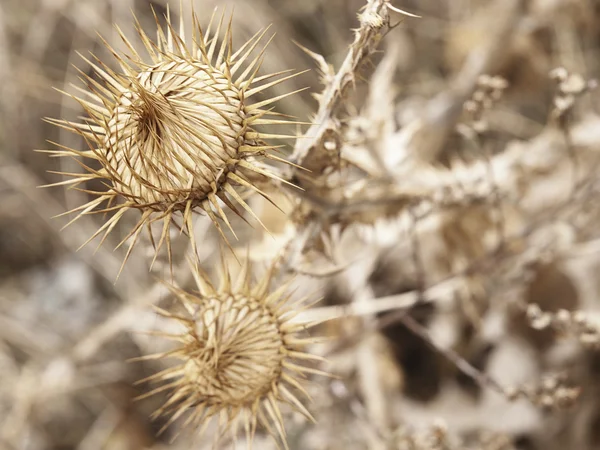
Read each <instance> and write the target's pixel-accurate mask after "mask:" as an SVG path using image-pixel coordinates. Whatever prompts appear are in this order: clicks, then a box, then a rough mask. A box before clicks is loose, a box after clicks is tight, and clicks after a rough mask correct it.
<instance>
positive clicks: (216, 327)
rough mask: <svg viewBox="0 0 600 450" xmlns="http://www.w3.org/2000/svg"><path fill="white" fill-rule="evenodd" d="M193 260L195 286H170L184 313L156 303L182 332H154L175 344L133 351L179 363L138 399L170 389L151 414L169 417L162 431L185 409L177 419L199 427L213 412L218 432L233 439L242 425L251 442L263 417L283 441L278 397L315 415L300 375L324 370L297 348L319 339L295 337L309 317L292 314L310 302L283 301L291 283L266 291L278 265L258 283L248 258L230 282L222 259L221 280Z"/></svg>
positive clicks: (159, 375)
mask: <svg viewBox="0 0 600 450" xmlns="http://www.w3.org/2000/svg"><path fill="white" fill-rule="evenodd" d="M192 267H193V273H194V275H195V278H196V283H197V285H198V289H199V292H198V293H195V294H192V293H189V292H186V291H183V290H180V289H178V288H175V287H173V286H170V285H168V287H169V289H170V291H171V292H172V293H173V294H174V295H175V296H176V298H177V299H178V300H179V301H180V302H181V304H182V305H183V306H184V307H185V312H186V313H185V314H184V315H176V314H173V313H171V312H168V311H165V310H162V309H160V308H156V309H157V311H158V313H159V314H161V315H163V316H165V317H168V318H171V319H174V320H177V321H178V322H180V323H181V324H182V325H183V332H182V333H181V334H161V333H153V334H159V335H163V336H164V337H166V338H169V339H172V340H174V341H176V342H177V343H178V346H177V347H176V348H175V349H174V350H172V351H169V352H166V353H160V354H156V355H148V356H142V357H140V358H137V359H138V360H148V359H161V358H166V357H174V358H177V359H178V360H180V364H179V365H178V366H175V367H171V368H168V369H166V370H164V371H162V372H159V373H157V374H154V375H152V376H150V377H148V378H146V379H144V380H141V381H140V382H158V383H162V386H160V387H158V388H156V389H154V390H153V391H150V392H148V393H147V394H144V395H142V396H141V397H140V398H145V397H149V396H153V395H155V394H157V393H159V392H162V391H165V390H171V391H172V392H171V393H170V394H169V397H168V399H167V400H166V402H165V403H164V405H163V406H162V407H160V408H159V409H158V410H157V411H156V412H155V413H154V417H155V418H158V417H160V416H163V415H164V416H168V417H169V419H168V420H167V422H166V424H165V425H164V427H163V429H162V430H161V431H163V430H165V429H166V428H167V427H168V426H169V425H171V424H172V423H173V422H174V421H175V420H177V419H178V418H180V417H181V416H183V415H184V414H185V413H189V415H188V417H187V418H186V419H185V420H184V421H183V425H182V426H183V427H186V426H189V425H192V426H194V427H198V428H200V429H201V432H200V433H201V434H202V432H203V430H204V429H205V427H206V426H208V424H209V423H210V421H211V419H212V418H213V417H214V418H217V420H218V425H217V426H218V429H217V438H218V439H220V438H221V437H223V436H224V435H226V434H227V433H231V435H232V437H233V439H235V436H236V435H237V431H238V429H239V426H240V425H242V426H243V427H244V429H245V432H246V437H247V440H248V444H249V446H250V445H251V443H252V441H253V437H254V434H255V431H256V428H257V425H258V424H261V425H262V426H264V427H265V429H266V430H267V432H268V433H269V434H271V435H272V436H273V437H274V438H278V439H277V440H278V441H280V442H281V443H282V444H283V445H284V446H285V447H286V448H287V442H286V434H285V429H284V425H283V419H282V415H281V411H280V408H279V403H287V404H288V405H291V407H292V408H293V409H295V410H296V411H298V412H300V413H302V414H303V415H304V416H305V417H307V418H308V419H309V420H311V421H314V419H313V418H312V416H311V414H310V413H309V412H308V410H307V409H306V407H305V406H304V405H303V403H302V402H301V401H300V400H299V399H298V398H297V397H296V394H295V393H294V391H296V392H297V393H300V394H302V395H304V396H306V397H307V398H310V397H308V393H307V392H306V390H305V389H304V388H303V386H302V384H301V383H300V382H299V379H303V378H305V375H306V374H310V373H314V374H320V375H328V374H327V373H325V372H322V371H319V370H317V369H313V368H310V367H306V366H304V365H302V364H300V363H299V361H303V360H315V361H323V358H321V357H319V356H315V355H311V354H310V353H306V352H304V351H303V350H302V349H303V348H304V347H305V346H306V345H307V344H310V343H313V342H316V339H315V338H311V337H308V336H307V337H301V336H299V333H300V332H302V331H304V330H305V329H306V328H307V327H309V326H311V324H304V323H299V322H294V321H293V320H292V319H293V318H294V317H295V316H296V315H297V314H298V312H299V311H300V310H301V309H305V308H307V307H308V306H304V307H300V308H299V305H300V303H302V302H304V300H305V299H302V300H299V301H298V302H294V303H292V304H288V303H289V302H288V300H289V295H288V294H286V292H287V290H288V287H289V283H288V284H285V285H283V286H281V287H280V288H278V289H276V290H274V291H272V292H271V291H270V289H269V285H270V284H271V280H272V278H273V274H274V268H275V265H272V266H271V269H270V270H269V271H268V272H267V274H266V275H265V276H264V277H263V278H262V279H261V280H259V282H252V280H251V276H250V267H249V264H248V263H245V264H243V266H242V270H241V272H240V274H239V275H238V276H237V278H236V280H235V282H233V283H232V281H231V279H230V273H229V272H228V270H227V268H226V266H225V264H223V266H222V269H221V281H220V286H218V287H215V286H213V284H211V282H210V280H209V279H208V277H207V276H206V275H205V274H204V272H202V271H201V270H200V269H199V268H198V267H197V266H196V265H195V264H194V265H193V266H192Z"/></svg>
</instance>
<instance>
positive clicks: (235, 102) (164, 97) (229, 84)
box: [45, 12, 300, 264]
mask: <svg viewBox="0 0 600 450" xmlns="http://www.w3.org/2000/svg"><path fill="white" fill-rule="evenodd" d="M155 17H156V16H155ZM192 19H193V30H192V34H191V36H190V35H188V36H187V37H186V34H185V31H184V25H183V20H181V23H180V25H179V31H178V32H176V31H175V29H174V27H173V24H172V23H171V20H170V16H169V15H167V26H166V30H164V31H163V29H162V28H161V26H160V25H159V22H158V19H157V20H156V22H157V26H158V38H157V42H152V41H151V40H150V39H149V37H148V36H147V35H146V34H145V32H144V31H143V30H142V29H141V26H140V25H139V23H138V22H137V21H136V29H137V32H138V33H139V36H140V38H141V40H142V42H143V43H144V47H145V51H146V53H147V54H148V58H144V57H142V55H141V54H140V53H139V52H138V50H137V49H136V48H135V47H134V46H133V45H132V44H131V43H130V41H129V40H128V39H127V38H126V37H125V35H124V34H123V33H122V32H121V30H120V29H119V28H118V27H117V31H118V32H119V34H120V36H121V38H122V39H123V41H124V42H125V44H126V46H127V48H128V49H129V54H128V55H127V56H126V57H122V56H120V55H119V54H118V53H117V52H116V51H115V50H114V49H112V48H111V47H110V46H109V44H108V43H106V42H105V45H106V46H107V47H108V48H109V50H110V51H111V52H112V53H113V55H114V57H115V58H116V59H117V62H118V63H119V66H120V69H121V70H120V72H116V71H113V70H111V69H110V68H109V67H107V66H106V65H105V64H103V63H102V62H101V61H100V60H98V59H96V61H95V62H93V61H90V60H88V59H86V58H84V59H85V60H86V62H88V63H89V64H90V65H91V66H92V68H93V69H94V71H95V72H96V74H97V75H98V76H99V77H100V79H101V82H99V81H96V80H95V79H94V78H92V77H91V76H88V75H87V74H85V73H83V72H82V74H83V78H84V80H85V81H86V83H87V88H88V89H87V90H84V89H79V91H80V93H81V95H80V96H74V95H71V96H72V97H73V98H75V99H76V100H77V101H78V102H79V103H80V104H81V105H82V106H83V108H84V109H85V111H86V112H87V115H88V117H87V118H85V119H84V120H83V121H82V122H81V123H73V122H69V121H65V120H57V119H48V120H49V121H50V122H52V123H54V124H56V125H58V126H60V127H62V128H65V129H67V130H69V131H72V132H75V133H78V134H80V135H81V136H83V137H84V138H85V140H86V142H87V144H88V146H89V149H88V150H86V151H82V150H77V149H73V148H65V147H64V146H60V145H58V147H59V148H60V149H59V150H45V152H48V153H50V154H52V155H54V156H68V157H73V158H75V159H76V160H77V162H78V163H79V165H80V166H81V167H82V168H83V172H82V173H63V172H58V173H59V174H62V175H66V176H68V177H69V179H67V180H65V181H62V182H58V183H54V184H52V185H51V186H53V185H54V186H55V185H71V186H74V187H81V185H82V184H84V183H86V182H88V181H91V180H100V181H101V182H103V184H105V185H106V186H107V190H105V191H100V192H96V191H91V190H86V189H84V188H81V190H84V191H85V192H86V193H88V194H92V195H94V196H95V198H94V199H93V200H91V201H90V202H88V203H86V204H84V205H81V206H79V207H77V208H75V209H73V210H71V211H68V212H67V213H65V214H69V213H78V214H77V216H76V217H75V218H74V219H73V220H71V222H69V224H67V226H68V225H70V224H71V223H73V222H74V221H76V220H77V219H78V218H80V217H81V216H82V215H84V214H90V213H97V212H107V211H108V212H110V213H111V214H112V215H111V216H110V218H109V219H108V220H107V221H106V222H105V223H104V224H103V225H102V227H100V229H99V230H98V231H97V232H96V233H95V234H94V235H93V236H92V237H91V238H90V239H89V240H88V242H89V241H90V240H92V239H94V238H95V237H97V236H99V235H100V234H103V237H102V241H101V242H104V240H105V239H106V236H107V235H108V234H109V233H110V232H111V231H112V230H113V229H114V228H115V226H116V225H117V223H118V222H119V220H120V219H121V218H122V217H123V215H124V214H125V212H126V211H128V210H130V209H137V210H139V211H140V212H141V217H140V219H139V221H138V222H137V224H136V225H135V226H134V228H133V229H132V230H131V232H130V233H129V235H128V236H126V237H125V239H124V240H123V241H122V242H121V243H120V244H119V246H121V245H123V244H124V243H125V242H127V241H128V240H129V248H128V250H127V254H126V256H125V259H124V261H123V264H125V261H126V260H127V258H128V257H129V255H130V253H131V250H132V248H133V247H134V245H135V243H136V241H137V239H138V237H139V235H140V233H141V231H142V230H143V229H144V228H148V229H149V228H150V227H149V225H151V224H152V223H154V222H157V221H162V224H163V227H162V234H161V235H160V239H159V240H158V243H157V244H156V245H155V250H156V253H155V258H156V255H158V253H159V251H160V249H161V248H162V247H163V246H166V248H167V252H168V257H169V260H170V259H171V246H170V241H169V227H170V224H171V222H172V221H174V219H175V218H176V217H180V218H181V219H180V220H181V222H182V223H181V227H182V229H183V230H184V231H185V232H186V233H187V234H188V235H189V236H190V238H191V239H192V245H193V246H194V248H195V242H194V239H193V221H192V215H193V212H194V211H197V210H198V208H199V209H201V210H203V211H204V212H205V213H206V214H208V216H210V218H211V219H212V221H213V222H214V223H215V225H216V226H217V228H218V230H219V232H220V233H221V234H222V235H223V236H224V234H223V229H222V227H221V223H224V224H226V226H227V227H229V229H231V225H230V223H229V221H228V219H227V217H226V215H225V213H224V211H223V209H222V206H221V204H220V202H219V199H220V200H221V201H222V204H223V205H226V206H227V207H228V208H230V209H231V210H233V211H234V212H235V213H236V214H238V215H241V212H240V211H239V210H238V209H237V207H239V206H241V207H242V208H243V209H244V210H246V211H247V212H248V213H249V214H251V215H252V216H253V217H255V218H256V219H258V218H257V217H256V215H255V214H254V213H253V212H252V210H251V208H250V207H249V206H248V204H247V203H246V202H245V201H244V199H243V198H242V196H240V193H239V192H238V191H239V190H240V188H241V189H250V190H252V191H255V192H258V193H259V194H261V195H263V196H265V197H267V194H266V193H264V192H262V191H261V190H260V189H259V188H257V187H256V186H255V184H254V183H253V182H252V181H251V177H252V176H253V175H252V174H254V175H257V176H266V177H269V178H270V179H278V180H280V181H284V180H281V179H280V178H279V177H278V176H277V175H276V174H275V173H274V172H273V171H272V170H269V169H268V168H267V166H264V165H262V164H261V162H260V158H261V157H262V158H269V159H272V160H276V161H281V162H287V161H285V160H283V159H281V158H279V157H277V156H276V155H274V154H273V150H275V149H276V148H278V146H275V145H269V144H267V143H266V142H264V141H263V139H279V138H282V139H285V138H291V137H293V136H288V135H282V134H265V133H262V132H259V131H257V130H256V129H255V128H254V127H255V126H257V125H279V124H290V123H292V124H293V123H298V122H294V121H292V120H287V119H285V118H282V117H283V116H282V115H281V114H277V113H275V112H273V111H272V110H271V105H272V104H273V103H275V102H276V101H278V100H280V99H281V98H283V97H287V96H288V95H291V94H294V93H295V92H298V91H294V92H289V93H286V94H283V95H280V96H277V97H275V98H268V99H266V100H262V101H260V102H257V103H252V100H253V97H254V96H255V95H256V94H258V93H260V92H262V91H263V90H265V89H267V88H270V87H272V86H274V85H277V84H279V83H281V82H283V81H286V80H288V79H290V78H292V77H295V76H297V75H299V74H300V73H291V72H292V71H284V72H278V73H271V74H268V75H262V76H259V75H258V71H259V69H260V67H261V63H262V61H263V57H264V51H265V49H266V45H268V42H267V44H266V45H265V46H264V47H263V48H262V50H261V51H257V50H256V49H257V47H258V46H259V43H260V42H261V41H262V39H263V37H264V36H265V34H266V32H267V30H266V29H265V30H262V31H259V32H258V33H257V34H255V35H254V36H253V37H252V38H251V39H250V40H248V41H247V42H246V43H245V44H244V45H242V46H241V48H239V49H238V50H237V51H234V49H233V48H232V32H231V19H230V21H229V24H228V25H224V24H223V21H224V16H221V19H220V21H219V23H218V24H216V25H215V24H214V23H213V22H215V21H214V20H213V19H214V14H213V19H211V21H210V24H209V26H208V28H207V30H206V32H204V31H203V30H202V29H201V27H200V25H199V22H198V18H197V16H196V14H195V13H194V12H192ZM213 27H214V28H215V30H214V32H213V31H212V29H211V28H213ZM223 30H224V32H223ZM222 34H224V36H223V38H222V39H219V38H220V36H221V35H222ZM269 42H270V40H269ZM255 53H257V54H256V55H255V56H251V55H253V54H255ZM67 95H70V94H67ZM86 160H87V161H86ZM267 198H268V197H267ZM236 204H237V205H236ZM259 222H260V220H259ZM147 226H148V227H147ZM231 231H232V232H233V229H231ZM233 234H234V235H235V233H234V232H233ZM152 242H153V243H154V240H152ZM86 244H87V242H86ZM84 245H85V244H84Z"/></svg>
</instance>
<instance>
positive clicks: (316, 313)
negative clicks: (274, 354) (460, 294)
mask: <svg viewBox="0 0 600 450" xmlns="http://www.w3.org/2000/svg"><path fill="white" fill-rule="evenodd" d="M460 285H461V279H460V277H458V276H456V277H452V278H450V279H448V280H446V281H444V282H441V283H439V284H437V285H436V286H433V287H431V288H429V289H425V290H424V291H422V292H419V291H416V290H415V291H411V292H406V293H403V294H398V295H389V296H385V297H379V298H373V299H370V300H369V301H368V302H353V303H348V304H346V305H335V306H323V307H319V308H312V309H309V310H307V311H302V312H301V313H300V314H298V316H296V317H295V318H294V321H298V322H302V323H311V322H322V321H327V320H336V319H343V318H346V317H361V316H370V315H374V314H378V313H382V312H386V311H392V310H396V309H408V308H411V307H412V306H414V305H415V304H417V303H418V302H419V301H421V300H420V299H421V298H422V297H423V298H424V299H425V301H430V302H436V304H437V305H438V306H444V305H447V304H449V303H450V302H451V301H452V298H453V294H454V293H455V292H456V290H457V289H458V288H459V287H460Z"/></svg>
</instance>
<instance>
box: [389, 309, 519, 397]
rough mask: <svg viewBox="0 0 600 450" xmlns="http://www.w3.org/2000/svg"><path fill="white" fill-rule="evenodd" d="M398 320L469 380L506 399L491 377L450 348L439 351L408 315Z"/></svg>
mask: <svg viewBox="0 0 600 450" xmlns="http://www.w3.org/2000/svg"><path fill="white" fill-rule="evenodd" d="M398 320H399V321H400V322H402V323H403V324H404V325H405V326H406V327H407V328H408V329H409V330H410V331H412V332H413V333H414V334H415V335H417V336H419V337H420V338H421V339H423V340H424V341H425V342H427V344H429V345H430V346H431V348H433V349H434V350H435V351H437V352H440V353H442V355H444V357H446V358H447V359H448V360H450V361H451V362H452V363H453V364H454V365H455V366H456V367H457V368H458V369H459V370H460V371H461V372H462V373H464V374H465V375H467V376H468V377H469V378H472V379H473V380H474V381H475V382H477V383H478V384H479V385H480V386H481V387H483V388H489V389H492V390H494V391H495V392H497V393H499V394H500V395H502V396H503V397H507V392H506V389H505V388H504V387H503V386H502V385H501V384H500V383H499V382H497V381H496V380H494V379H493V378H492V377H490V376H489V375H487V374H486V373H484V372H482V371H480V370H479V369H477V368H476V367H474V366H473V365H471V364H470V363H469V362H468V361H467V360H465V359H464V358H462V357H461V356H460V355H459V354H458V353H456V352H455V351H454V350H453V349H451V348H446V349H441V348H440V347H439V346H438V345H436V344H435V342H433V341H432V339H431V336H429V333H428V332H427V330H426V329H425V328H424V327H423V326H421V324H419V323H418V322H417V321H416V320H414V319H413V318H412V317H411V316H410V315H409V314H399V315H398Z"/></svg>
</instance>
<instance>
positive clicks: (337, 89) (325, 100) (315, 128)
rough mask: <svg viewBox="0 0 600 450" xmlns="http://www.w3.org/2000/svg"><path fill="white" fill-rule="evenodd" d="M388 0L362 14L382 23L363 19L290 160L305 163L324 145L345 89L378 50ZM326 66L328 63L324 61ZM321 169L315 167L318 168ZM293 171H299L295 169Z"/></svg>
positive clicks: (372, 3) (376, 0) (378, 0)
mask: <svg viewBox="0 0 600 450" xmlns="http://www.w3.org/2000/svg"><path fill="white" fill-rule="evenodd" d="M387 3H388V2H387V1H386V0H370V1H368V2H367V5H366V8H365V10H364V11H363V12H362V13H361V17H363V18H367V17H379V18H380V22H378V23H376V24H374V23H372V22H369V21H367V20H361V23H360V27H359V28H358V30H356V34H355V37H354V42H353V43H352V45H351V46H350V49H349V51H348V54H347V55H346V58H345V59H344V62H343V63H342V66H341V67H340V69H339V70H338V72H337V73H336V74H335V77H334V78H333V80H332V81H331V82H330V83H329V84H328V85H327V87H326V88H325V91H324V92H323V93H322V94H321V97H320V99H319V109H318V111H317V114H316V117H315V119H314V124H313V125H312V126H311V127H310V128H309V129H308V130H307V131H306V133H305V136H306V138H305V139H299V140H298V141H297V143H296V147H295V149H294V153H293V154H292V157H291V160H292V162H293V163H295V164H299V165H303V162H304V161H310V160H312V159H313V157H314V156H315V155H313V154H312V152H318V151H319V150H320V148H321V141H322V139H323V137H324V135H325V133H326V131H327V129H328V127H329V126H330V120H331V119H332V118H333V116H334V113H335V110H336V108H337V106H338V105H339V103H340V101H341V100H342V99H343V98H344V94H345V92H346V90H347V89H348V88H349V87H350V86H351V85H352V84H353V83H354V81H355V77H356V72H357V70H358V69H359V67H360V66H361V64H362V63H363V62H364V61H365V59H366V58H368V57H369V56H370V55H371V54H372V53H373V51H374V50H375V48H376V46H377V44H378V43H379V40H380V38H381V36H382V34H383V33H384V32H385V29H386V28H387V27H388V24H387V21H388V11H387V6H386V4H387ZM323 64H324V65H325V67H326V66H327V65H326V63H325V62H324V61H323ZM315 169H318V168H312V167H311V170H315ZM292 172H293V173H295V172H296V170H295V169H294V170H293V171H292Z"/></svg>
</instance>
